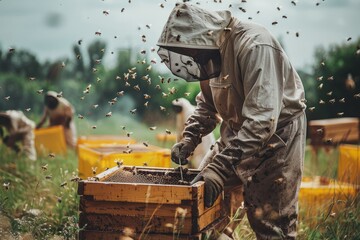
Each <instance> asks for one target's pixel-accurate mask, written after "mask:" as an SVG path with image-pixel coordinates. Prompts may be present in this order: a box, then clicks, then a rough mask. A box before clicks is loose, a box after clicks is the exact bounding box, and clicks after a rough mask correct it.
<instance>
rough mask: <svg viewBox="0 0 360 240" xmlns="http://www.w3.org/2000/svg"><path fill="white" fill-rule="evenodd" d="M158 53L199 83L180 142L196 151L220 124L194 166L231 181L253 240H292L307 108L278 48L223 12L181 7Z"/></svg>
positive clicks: (171, 18) (260, 32) (296, 78)
mask: <svg viewBox="0 0 360 240" xmlns="http://www.w3.org/2000/svg"><path fill="white" fill-rule="evenodd" d="M158 46H159V47H160V48H159V51H158V54H159V56H160V57H161V59H162V62H164V63H165V64H166V65H167V67H168V68H169V69H170V70H171V71H172V72H173V73H174V74H175V75H177V76H179V77H182V78H183V79H185V80H186V81H196V80H201V81H200V85H201V92H200V93H199V94H198V96H197V97H196V101H197V107H196V110H195V112H194V114H193V115H192V116H191V117H190V118H189V119H188V121H187V126H186V128H185V130H184V132H183V137H184V138H187V139H189V141H191V142H192V143H193V144H194V145H197V144H199V142H200V139H201V137H202V136H204V135H207V134H209V133H210V132H211V131H212V130H213V129H214V128H215V126H216V114H219V115H220V116H221V118H222V119H223V121H222V123H221V128H220V133H221V137H220V139H219V140H218V141H217V145H216V147H215V148H214V149H213V151H212V152H211V153H209V154H208V157H207V158H205V159H204V160H203V163H202V166H201V167H202V168H204V169H206V168H212V170H213V172H217V173H219V174H220V175H221V177H222V179H225V182H226V184H229V181H230V179H233V178H234V176H236V177H238V178H237V179H238V180H237V184H244V199H245V206H246V207H247V216H248V219H249V221H250V224H251V227H252V228H253V230H254V231H255V233H256V235H257V238H258V239H281V238H282V239H294V238H295V237H296V222H297V213H298V209H297V203H298V192H299V187H300V182H301V176H302V168H303V159H304V144H305V133H306V125H305V124H306V121H305V114H304V110H305V108H306V105H305V101H304V98H305V96H304V89H303V85H302V82H301V80H300V78H299V76H298V74H297V72H296V71H295V69H294V67H293V66H292V65H291V63H290V61H289V59H288V57H287V56H286V54H285V52H284V50H283V49H282V47H281V46H280V44H279V43H278V41H277V40H276V39H275V38H274V37H273V36H272V35H271V34H270V33H269V32H268V31H267V30H266V29H265V28H264V27H262V26H260V25H257V24H255V23H249V22H244V21H240V20H238V19H236V18H234V17H232V16H231V13H230V12H229V11H216V12H210V11H207V10H205V9H201V8H199V7H197V6H193V5H190V4H186V3H185V4H177V5H176V7H175V8H174V9H173V11H172V12H171V14H170V16H169V18H168V20H167V22H166V24H165V26H164V28H163V32H162V34H161V36H160V39H159V41H158ZM209 56H210V57H209ZM213 163H214V164H213ZM214 166H215V167H214ZM226 184H225V185H226Z"/></svg>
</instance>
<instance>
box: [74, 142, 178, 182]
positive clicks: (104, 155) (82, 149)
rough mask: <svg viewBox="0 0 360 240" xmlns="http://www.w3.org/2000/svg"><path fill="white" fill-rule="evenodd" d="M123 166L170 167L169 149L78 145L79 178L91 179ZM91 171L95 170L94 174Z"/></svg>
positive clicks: (141, 146) (116, 145)
mask: <svg viewBox="0 0 360 240" xmlns="http://www.w3.org/2000/svg"><path fill="white" fill-rule="evenodd" d="M116 161H122V162H123V164H124V165H134V166H144V165H145V164H146V166H149V167H170V164H171V160H170V149H166V148H160V147H157V146H153V145H148V146H147V147H146V146H144V145H143V144H129V145H128V144H100V143H98V144H80V145H78V166H79V167H78V168H79V177H81V178H87V177H93V176H94V175H96V173H101V172H103V171H105V170H106V169H108V168H111V167H114V166H116ZM93 169H96V171H95V174H94V173H93Z"/></svg>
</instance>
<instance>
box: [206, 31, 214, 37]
mask: <svg viewBox="0 0 360 240" xmlns="http://www.w3.org/2000/svg"><path fill="white" fill-rule="evenodd" d="M213 32H214V31H212V30H209V31H208V32H207V33H206V34H207V35H208V36H212V34H213Z"/></svg>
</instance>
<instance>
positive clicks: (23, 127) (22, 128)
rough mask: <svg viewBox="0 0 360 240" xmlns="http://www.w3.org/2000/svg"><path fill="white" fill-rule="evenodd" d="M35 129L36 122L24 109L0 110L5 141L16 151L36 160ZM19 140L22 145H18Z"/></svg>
mask: <svg viewBox="0 0 360 240" xmlns="http://www.w3.org/2000/svg"><path fill="white" fill-rule="evenodd" d="M2 127H4V128H5V129H6V131H7V132H4V131H3V129H2ZM34 129H35V123H34V122H33V121H32V120H30V119H29V118H27V117H26V116H25V115H24V113H23V112H22V111H17V110H7V111H4V112H0V133H1V134H0V135H1V138H2V141H3V143H4V144H5V145H7V146H8V147H10V148H11V149H13V150H14V151H16V152H22V153H24V154H25V156H27V157H28V158H29V159H30V160H36V150H35V142H34V138H35V137H34ZM18 142H21V146H18V145H17V143H18Z"/></svg>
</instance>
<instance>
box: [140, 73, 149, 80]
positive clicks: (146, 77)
mask: <svg viewBox="0 0 360 240" xmlns="http://www.w3.org/2000/svg"><path fill="white" fill-rule="evenodd" d="M141 79H142V80H145V81H146V80H148V79H149V74H147V75H145V76H142V77H141Z"/></svg>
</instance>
